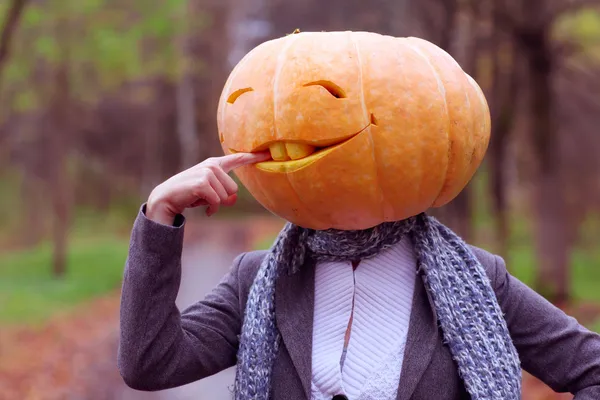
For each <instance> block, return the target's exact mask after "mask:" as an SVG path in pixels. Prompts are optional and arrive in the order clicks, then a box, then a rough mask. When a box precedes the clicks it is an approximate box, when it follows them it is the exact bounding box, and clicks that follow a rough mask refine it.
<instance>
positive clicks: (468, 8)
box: [0, 0, 600, 400]
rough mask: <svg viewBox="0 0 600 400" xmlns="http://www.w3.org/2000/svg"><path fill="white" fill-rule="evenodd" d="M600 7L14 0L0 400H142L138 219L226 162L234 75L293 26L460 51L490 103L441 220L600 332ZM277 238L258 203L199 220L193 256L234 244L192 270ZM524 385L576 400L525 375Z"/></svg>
mask: <svg viewBox="0 0 600 400" xmlns="http://www.w3.org/2000/svg"><path fill="white" fill-rule="evenodd" d="M598 3H599V2H598V1H589V0H588V1H586V0H526V1H523V0H369V1H364V0H363V1H358V0H328V1H317V0H294V1H288V0H196V1H192V0H162V1H155V0H118V1H117V0H2V1H0V399H13V398H14V399H104V398H106V399H117V398H128V399H129V398H131V399H133V398H134V397H127V395H123V396H125V397H119V396H121V395H118V396H117V395H115V393H116V392H115V391H114V390H116V389H114V390H113V388H112V386H113V384H112V383H110V384H107V382H114V385H115V387H116V386H118V383H117V382H118V381H119V380H118V376H116V371H115V365H114V364H115V347H114V346H115V340H116V336H115V335H116V332H117V331H116V330H117V329H118V328H117V324H118V313H117V309H118V295H119V286H120V281H121V278H122V270H123V263H124V260H125V257H126V254H127V245H128V234H129V231H130V229H131V223H132V222H133V218H134V217H135V215H136V212H137V210H138V208H139V205H140V204H141V202H143V201H144V199H145V198H147V196H148V194H149V192H150V191H151V190H152V188H153V187H154V186H155V185H157V184H158V183H160V182H161V181H163V180H164V179H166V178H167V177H169V176H170V175H173V174H174V173H176V172H178V171H180V170H182V169H184V168H187V167H189V166H192V165H194V164H195V163H198V162H200V161H202V160H203V159H205V158H206V157H209V156H214V155H220V154H221V149H220V146H219V142H218V139H217V132H216V118H215V116H216V107H217V100H218V98H219V95H220V93H221V90H222V87H223V84H224V82H225V80H226V78H227V76H228V74H229V72H230V71H231V69H232V68H233V66H234V65H235V64H236V63H237V62H238V61H239V60H240V59H241V57H242V56H243V55H244V54H245V53H247V52H248V51H249V50H250V49H252V48H253V47H254V46H256V45H257V44H259V43H261V42H263V41H265V40H268V39H272V38H276V37H279V36H283V35H285V34H286V33H291V32H292V31H293V30H294V29H296V28H299V29H301V30H303V31H314V30H367V31H374V32H378V33H382V34H389V35H393V36H419V37H422V38H424V39H428V40H430V41H432V42H434V43H436V44H437V45H439V46H440V47H442V48H443V49H445V50H446V51H448V52H449V53H450V54H452V55H453V56H454V57H455V58H456V59H457V61H458V62H459V63H460V64H461V66H462V67H463V69H464V70H465V71H466V72H468V73H469V74H470V75H471V76H473V77H474V78H475V79H476V80H477V81H478V82H479V84H480V86H481V87H482V88H483V90H484V92H485V94H486V96H487V99H488V102H489V105H490V109H491V113H492V139H491V143H490V147H489V150H488V153H487V156H486V159H485V162H484V165H483V166H482V167H481V169H480V171H479V172H478V174H477V175H476V177H475V178H474V179H473V181H472V182H471V183H470V185H469V186H468V188H467V189H466V190H465V191H464V192H463V193H462V194H461V195H460V196H459V197H458V198H457V199H456V200H455V201H453V202H452V203H451V204H449V205H448V206H446V207H444V208H442V209H439V210H435V211H433V212H434V214H436V215H437V216H439V217H440V218H441V219H442V220H443V221H444V222H446V223H447V224H449V225H450V226H451V227H452V228H453V229H455V230H456V231H457V232H459V233H460V234H461V235H463V237H465V238H466V239H467V240H468V241H470V242H472V243H474V244H477V245H479V246H482V247H484V248H486V249H488V250H490V251H494V252H497V253H499V254H501V255H502V256H503V257H505V258H506V260H507V262H508V265H509V268H510V270H511V272H512V273H513V274H515V275H516V276H517V277H519V278H520V279H522V280H523V281H525V282H526V283H527V284H529V285H531V286H532V287H534V288H535V289H536V290H538V291H539V292H540V293H542V294H543V295H544V296H546V297H547V298H548V299H549V300H551V301H553V302H554V303H555V304H557V305H558V306H560V307H562V308H564V309H566V310H567V311H568V312H570V313H572V314H573V315H575V316H576V317H577V318H578V319H579V320H580V321H581V322H582V323H584V324H585V325H587V326H589V327H590V328H591V329H594V330H597V331H599V332H600V246H599V239H600V6H599V5H598ZM281 226H282V221H280V220H278V219H276V218H274V217H272V216H270V214H268V213H267V212H265V211H264V210H263V209H262V207H260V205H258V204H257V203H256V202H255V201H254V200H253V199H252V197H251V196H250V195H249V194H248V193H242V195H241V198H240V200H239V202H238V205H237V206H236V207H235V208H232V209H229V210H225V211H224V212H222V213H221V215H219V216H218V217H216V218H212V219H211V220H210V221H209V220H207V219H205V218H203V217H202V216H201V212H197V213H192V214H191V216H190V223H189V224H188V227H187V228H186V229H187V231H186V240H187V241H186V246H188V248H189V249H193V248H198V246H199V245H198V244H197V243H199V242H202V241H203V240H209V239H210V240H211V241H213V242H214V241H220V246H212V247H211V249H210V251H212V252H218V251H221V252H222V254H221V255H223V254H226V256H223V257H221V258H218V257H217V255H216V254H207V253H206V252H204V251H205V250H202V251H200V252H195V253H193V252H192V253H190V254H192V255H190V264H193V265H194V270H202V269H203V268H209V267H210V268H214V269H215V273H214V276H215V278H214V279H215V280H218V278H219V276H220V275H221V274H222V273H224V272H225V270H226V268H227V262H228V261H222V260H225V259H227V260H229V261H230V259H229V258H228V257H229V255H230V253H231V257H232V256H233V255H232V252H233V250H236V251H238V250H248V249H249V248H258V247H267V246H268V245H269V244H270V242H271V241H272V239H273V237H274V235H275V233H276V232H277V231H278V229H279V228H280V227H281ZM211 243H212V242H211ZM203 249H204V248H203ZM219 249H224V250H219ZM206 251H208V250H206ZM194 257H195V259H194ZM211 257H212V258H211ZM215 257H216V258H215ZM217 259H218V260H219V261H218V262H217V261H215V265H211V266H205V265H203V263H204V264H207V261H206V260H217ZM198 264H200V265H198ZM204 271H207V269H204ZM190 279H191V278H190ZM199 279H202V275H200V276H199ZM211 282H212V281H211ZM208 289H209V287H206V288H204V289H202V290H208ZM182 290H183V288H182ZM186 290H188V289H186ZM189 290H191V291H192V292H193V291H194V285H191V287H190V288H189ZM196 291H198V290H197V288H196ZM200 294H202V293H199V294H198V293H195V296H196V297H197V296H198V295H200ZM190 299H191V297H190ZM186 301H187V300H186ZM189 301H191V300H189ZM92 314H94V315H96V316H98V315H100V316H102V317H101V318H97V317H96V318H90V315H92ZM102 368H104V369H102ZM82 371H83V372H82ZM86 371H87V372H86ZM82 374H83V375H82ZM525 391H526V392H525V396H524V399H525V400H528V399H529V400H541V399H554V398H570V397H568V396H565V397H553V396H554V395H552V394H551V391H549V390H547V389H546V388H545V387H544V386H543V385H542V384H540V383H539V382H537V381H536V380H535V379H532V378H531V377H529V376H526V385H525ZM123 393H128V392H126V391H123ZM3 396H4V397H3ZM129 396H133V395H132V394H131V393H130V394H129ZM164 396H166V397H161V398H165V399H167V398H168V399H175V398H184V397H176V396H178V394H168V393H167V394H165V395H164ZM169 396H170V397H169ZM140 398H144V399H146V398H149V397H143V396H142V397H140ZM153 398H154V397H153ZM157 398H158V397H157ZM196 398H198V397H196ZM206 398H210V399H215V398H217V397H216V395H207V397H206Z"/></svg>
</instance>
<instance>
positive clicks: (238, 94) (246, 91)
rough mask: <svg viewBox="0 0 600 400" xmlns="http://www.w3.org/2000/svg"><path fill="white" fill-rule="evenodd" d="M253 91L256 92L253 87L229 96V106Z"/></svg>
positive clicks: (239, 90)
mask: <svg viewBox="0 0 600 400" xmlns="http://www.w3.org/2000/svg"><path fill="white" fill-rule="evenodd" d="M252 91H254V89H252V88H251V87H249V88H244V89H238V90H236V91H235V92H233V93H231V94H230V95H229V97H228V98H227V102H228V103H229V104H233V103H235V101H236V100H237V99H238V97H240V96H241V95H243V94H244V93H248V92H252Z"/></svg>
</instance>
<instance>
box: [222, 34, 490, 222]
mask: <svg viewBox="0 0 600 400" xmlns="http://www.w3.org/2000/svg"><path fill="white" fill-rule="evenodd" d="M217 119H218V127H219V135H220V139H221V144H222V147H223V150H224V151H225V153H226V154H229V153H232V152H242V151H243V152H255V151H261V150H266V149H269V150H270V152H271V156H272V160H269V161H265V162H261V163H258V164H254V165H249V166H245V167H242V168H239V169H238V170H237V171H236V174H237V175H238V177H239V178H240V180H241V182H242V183H243V184H244V185H245V186H246V187H247V188H248V190H249V191H250V193H251V194H252V195H253V196H254V197H255V198H256V199H257V200H258V201H259V202H260V203H261V204H262V205H263V206H264V207H266V208H267V209H269V210H270V211H271V212H273V213H275V214H277V215H279V216H280V217H282V218H284V219H286V220H288V221H291V222H293V223H296V224H297V225H300V226H302V227H305V228H312V229H327V228H337V229H345V230H348V229H365V228H369V227H372V226H375V225H377V224H379V223H381V222H384V221H395V220H401V219H404V218H407V217H410V216H413V215H416V214H418V213H420V212H423V211H425V210H427V209H429V208H430V207H439V206H442V205H444V204H446V203H448V202H449V201H450V200H452V199H453V198H454V197H456V196H457V195H458V193H459V192H460V191H461V190H462V189H463V188H464V187H465V185H466V184H467V183H468V181H469V180H470V179H471V178H472V176H473V174H474V173H475V170H476V169H477V168H478V166H479V165H480V163H481V160H482V159H483V156H484V153H485V151H486V149H487V146H488V142H489V136H490V117H489V109H488V106H487V103H486V100H485V97H484V95H483V93H482V91H481V89H480V88H479V86H478V85H477V83H475V81H474V80H473V79H472V78H471V77H470V76H468V75H467V74H466V73H465V72H464V71H463V70H462V69H461V68H460V66H459V65H458V64H457V63H456V61H455V60H454V59H453V58H452V57H451V56H450V55H449V54H448V53H446V52H445V51H443V50H442V49H440V48H439V47H437V46H435V45H434V44H432V43H430V42H427V41H425V40H422V39H418V38H395V37H390V36H383V35H379V34H375V33H367V32H303V33H296V34H293V35H288V36H286V37H282V38H279V39H275V40H271V41H268V42H265V43H263V44H261V45H259V46H258V47H256V48H255V49H254V50H252V51H251V52H250V53H248V54H247V55H246V56H245V57H244V58H243V59H242V60H241V61H240V62H239V64H238V65H237V66H236V67H235V68H234V69H233V71H232V73H231V75H230V76H229V79H228V80H227V83H226V85H225V88H224V90H223V94H222V96H221V99H220V101H219V108H218V115H217Z"/></svg>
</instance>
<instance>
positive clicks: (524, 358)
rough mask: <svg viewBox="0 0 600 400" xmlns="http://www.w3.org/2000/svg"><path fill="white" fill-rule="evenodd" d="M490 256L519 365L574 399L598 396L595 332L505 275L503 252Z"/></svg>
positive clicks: (599, 358)
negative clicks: (569, 394) (500, 255)
mask: <svg viewBox="0 0 600 400" xmlns="http://www.w3.org/2000/svg"><path fill="white" fill-rule="evenodd" d="M490 261H491V260H490ZM492 262H493V264H494V268H493V269H494V271H495V277H494V278H493V279H492V281H493V284H494V288H495V291H496V296H497V298H498V301H499V303H500V307H501V308H502V311H503V312H504V314H505V319H506V322H507V324H508V329H509V331H510V334H511V337H512V340H513V342H514V344H515V347H516V349H517V351H518V353H519V356H520V359H521V365H522V367H523V369H524V370H525V371H527V372H529V373H530V374H532V375H533V376H535V377H537V378H538V379H540V380H542V381H543V382H544V383H546V384H547V385H548V386H550V387H551V388H552V389H554V390H555V391H556V392H570V393H572V394H574V395H575V400H596V399H600V335H598V334H596V333H594V332H591V331H589V330H588V329H586V328H584V327H583V326H582V325H580V324H579V323H578V322H577V320H576V319H575V318H573V317H570V316H568V315H567V314H565V313H564V312H563V311H562V310H560V309H559V308H557V307H555V306H554V305H553V304H552V303H550V302H549V301H547V300H546V299H545V298H544V297H542V296H541V295H539V294H538V293H536V292H535V291H534V290H532V289H531V288H529V287H528V286H526V285H525V284H523V283H522V282H521V281H519V280H518V279H516V278H515V277H513V276H512V275H510V274H509V273H508V271H507V270H506V265H505V263H504V261H503V260H502V258H500V257H498V256H493V261H492Z"/></svg>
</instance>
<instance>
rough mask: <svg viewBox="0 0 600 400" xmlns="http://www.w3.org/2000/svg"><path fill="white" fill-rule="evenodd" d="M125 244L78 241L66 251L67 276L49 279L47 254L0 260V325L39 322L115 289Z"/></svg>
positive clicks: (46, 250) (110, 239)
mask: <svg viewBox="0 0 600 400" xmlns="http://www.w3.org/2000/svg"><path fill="white" fill-rule="evenodd" d="M127 248H128V242H127V240H126V239H123V238H117V237H114V236H105V237H88V238H78V239H76V240H75V241H74V243H73V244H72V246H70V250H69V255H68V268H67V275H66V276H65V277H64V278H61V279H55V278H53V277H52V276H51V270H52V268H51V265H52V249H51V247H50V245H49V244H44V245H42V246H40V247H38V248H36V249H33V250H27V251H21V252H15V253H10V254H7V255H1V256H0V304H2V307H0V322H2V323H3V324H6V323H8V324H12V323H41V322H43V321H44V320H45V319H46V318H48V317H49V316H51V315H52V314H53V313H55V312H57V311H61V310H65V309H68V308H69V307H73V306H75V305H77V304H78V303H80V302H81V301H84V300H87V299H91V298H93V297H96V296H98V295H101V294H104V293H106V292H109V291H111V290H114V289H117V288H118V287H119V285H120V282H121V279H122V277H123V266H124V261H125V258H126V256H127Z"/></svg>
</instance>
